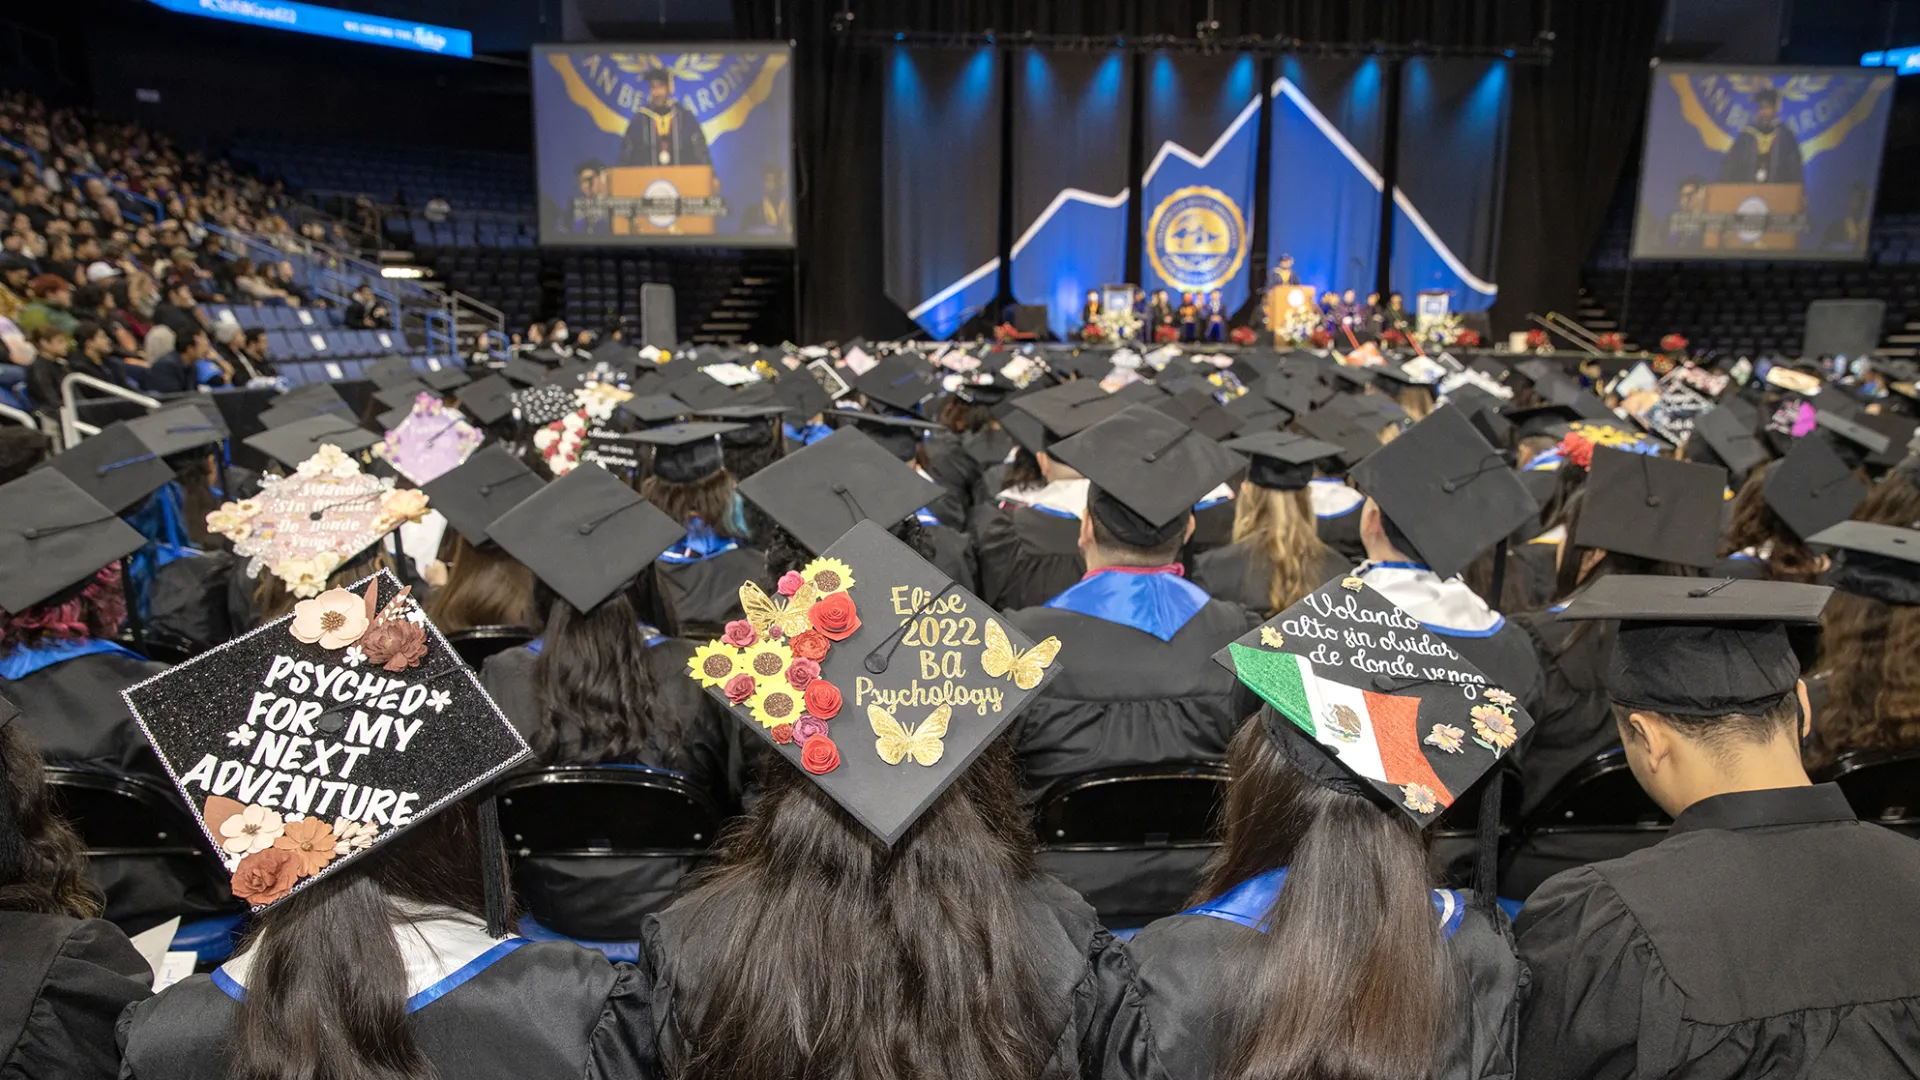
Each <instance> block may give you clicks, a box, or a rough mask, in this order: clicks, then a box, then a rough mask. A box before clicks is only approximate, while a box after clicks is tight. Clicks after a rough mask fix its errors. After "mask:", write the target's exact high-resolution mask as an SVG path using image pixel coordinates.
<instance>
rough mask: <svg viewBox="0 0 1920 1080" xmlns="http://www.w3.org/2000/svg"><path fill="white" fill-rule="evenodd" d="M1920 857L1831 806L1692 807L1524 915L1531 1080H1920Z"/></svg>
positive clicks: (1778, 797)
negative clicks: (1917, 904)
mask: <svg viewBox="0 0 1920 1080" xmlns="http://www.w3.org/2000/svg"><path fill="white" fill-rule="evenodd" d="M1915 896H1920V845H1917V844H1915V843H1914V842H1913V841H1912V840H1911V839H1909V838H1907V837H1903V836H1900V835H1898V834H1896V833H1893V832H1891V831H1888V830H1886V829H1883V828H1881V827H1880V826H1878V825H1873V824H1869V823H1866V822H1861V821H1858V820H1856V819H1855V817H1854V814H1853V811H1852V809H1851V808H1850V807H1849V806H1848V805H1847V800H1846V797H1845V796H1844V795H1842V794H1841V792H1840V790H1839V788H1837V787H1835V786H1834V785H1831V784H1821V785H1818V786H1815V787H1800V788H1776V789H1773V790H1770V791H1749V792H1737V793H1733V794H1727V795H1718V796H1714V797H1713V798H1709V799H1705V800H1702V801H1701V802H1699V803H1696V804H1695V805H1693V806H1692V807H1689V808H1688V809H1687V810H1686V811H1684V812H1683V813H1681V814H1680V816H1679V817H1678V818H1677V819H1675V821H1674V824H1673V829H1672V831H1671V832H1670V833H1669V834H1668V836H1667V838H1666V839H1665V840H1662V841H1661V842H1660V843H1659V844H1657V845H1655V846H1653V847H1651V848H1648V849H1647V850H1645V851H1639V852H1635V853H1634V854H1632V855H1628V856H1626V857H1625V858H1621V859H1614V860H1611V861H1608V862H1603V863H1597V864H1595V865H1592V866H1585V867H1581V868H1580V869H1578V870H1571V871H1568V872H1567V873H1564V874H1560V875H1558V876H1556V877H1554V878H1553V879H1552V880H1550V881H1548V882H1547V883H1546V884H1545V885H1542V886H1541V887H1540V890H1539V891H1538V892H1536V893H1534V895H1533V897H1532V899H1530V900H1529V901H1528V902H1527V906H1526V907H1525V908H1524V909H1523V910H1522V911H1521V913H1520V923H1519V933H1520V954H1521V957H1522V958H1523V959H1524V960H1525V961H1526V963H1527V965H1528V966H1529V967H1530V968H1531V969H1532V972H1533V990H1532V996H1531V998H1530V999H1529V1001H1528V1002H1527V1006H1526V1008H1525V1010H1524V1011H1523V1014H1522V1022H1521V1035H1520V1060H1522V1061H1524V1062H1526V1063H1527V1067H1526V1075H1527V1076H1528V1077H1530V1078H1534V1077H1537V1078H1539V1080H1559V1078H1561V1077H1580V1078H1583V1080H1585V1078H1593V1080H1611V1078H1616V1077H1618V1078H1625V1077H1654V1076H1659V1077H1674V1078H1678V1080H1716V1078H1720V1077H1727V1078H1733V1077H1757V1076H1769V1077H1804V1078H1810V1080H1814V1078H1818V1080H1824V1078H1829V1077H1831V1078H1835V1080H1838V1078H1842V1077H1869V1076H1872V1077H1883V1076H1884V1077H1892V1076H1915V1075H1920V919H1916V918H1915V917H1914V914H1913V905H1914V897H1915Z"/></svg>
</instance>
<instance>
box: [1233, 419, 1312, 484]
mask: <svg viewBox="0 0 1920 1080" xmlns="http://www.w3.org/2000/svg"><path fill="white" fill-rule="evenodd" d="M1222 445H1224V446H1225V447H1226V448H1227V449H1229V450H1237V451H1239V452H1240V453H1242V454H1245V455H1247V457H1248V458H1249V459H1250V464H1248V466H1247V483H1249V484H1252V485H1253V486H1255V487H1263V488H1270V489H1272V490H1274V491H1299V490H1300V489H1302V488H1304V487H1306V486H1307V485H1308V484H1309V483H1311V482H1312V481H1313V473H1314V466H1315V465H1316V464H1317V463H1318V462H1321V461H1324V460H1326V459H1327V458H1330V457H1337V456H1339V454H1340V448H1339V447H1338V446H1335V445H1334V444H1332V443H1330V442H1322V441H1320V440H1319V439H1310V438H1308V437H1307V436H1305V435H1295V434H1293V433H1292V432H1287V431H1262V432H1258V433H1256V434H1253V435H1242V436H1241V437H1239V438H1237V439H1230V440H1228V441H1227V442H1225V443H1223V444H1222Z"/></svg>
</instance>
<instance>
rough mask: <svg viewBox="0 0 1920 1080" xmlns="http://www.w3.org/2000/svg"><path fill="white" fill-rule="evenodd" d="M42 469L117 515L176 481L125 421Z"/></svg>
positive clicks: (85, 441)
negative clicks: (56, 473) (63, 477)
mask: <svg viewBox="0 0 1920 1080" xmlns="http://www.w3.org/2000/svg"><path fill="white" fill-rule="evenodd" d="M42 467H43V468H48V469H54V470H57V471H59V472H61V473H64V474H65V475H66V477H67V479H69V480H71V481H73V482H74V483H75V484H77V485H79V486H80V489H81V490H83V491H85V492H86V493H87V494H89V495H91V496H93V497H94V498H95V499H98V500H99V501H100V502H101V503H102V504H103V505H105V506H106V508H107V509H109V510H111V511H113V512H114V513H116V514H123V513H126V512H127V511H128V510H131V509H132V508H133V507H134V506H136V505H138V504H139V502H140V500H142V499H144V498H146V497H147V496H149V495H151V494H153V493H154V492H156V491H158V490H160V489H161V488H162V487H165V486H166V485H167V484H169V483H171V482H172V481H173V470H172V469H170V468H168V467H167V463H166V462H165V461H162V460H161V459H160V455H159V454H157V453H155V452H154V451H153V450H151V449H149V448H148V447H147V444H146V443H144V442H142V441H141V440H140V436H138V435H136V434H134V433H133V429H132V428H131V427H129V426H128V425H127V424H126V422H124V421H116V422H114V423H112V424H108V425H107V426H106V427H104V428H101V429H100V433H99V434H97V435H92V436H89V437H88V438H86V439H83V440H81V442H80V443H79V445H77V446H73V447H70V448H69V449H67V450H66V451H64V452H62V453H59V454H55V455H54V456H53V457H52V458H51V459H49V460H48V462H47V463H46V465H44V466H42Z"/></svg>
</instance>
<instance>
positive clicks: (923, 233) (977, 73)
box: [880, 45, 1001, 338]
mask: <svg viewBox="0 0 1920 1080" xmlns="http://www.w3.org/2000/svg"><path fill="white" fill-rule="evenodd" d="M885 63H886V91H885V92H886V99H885V101H886V104H885V116H884V120H883V122H882V129H883V136H884V138H883V148H882V151H881V170H880V171H881V176H882V181H881V182H882V185H883V186H884V188H885V197H884V203H885V205H884V207H883V209H882V213H881V223H882V228H883V230H884V236H885V243H886V252H887V260H886V262H887V265H886V280H887V295H888V296H889V297H891V298H892V300H893V302H894V303H896V304H899V305H900V307H901V308H902V309H903V310H905V311H906V313H907V315H908V316H909V317H911V318H912V319H913V321H915V322H917V323H919V324H920V326H921V327H922V328H923V329H925V330H926V331H927V333H929V334H931V335H933V336H934V337H936V338H945V337H949V336H951V335H952V334H953V332H954V331H956V330H958V329H959V328H960V325H961V324H962V323H964V322H966V321H967V320H968V319H970V318H972V317H973V315H974V314H976V313H977V312H979V311H980V310H981V309H983V308H984V307H986V305H988V304H989V303H991V302H992V301H993V297H994V294H995V292H997V291H998V288H999V271H1000V255H999V247H1000V244H999V234H1000V227H999V223H1000V135H1001V129H1000V100H1001V98H1000V62H999V54H998V53H997V52H996V51H995V50H994V49H993V48H991V47H988V48H979V49H946V48H924V49H923V48H909V47H907V46H903V45H896V46H892V47H891V48H889V49H888V55H887V57H886V61H885Z"/></svg>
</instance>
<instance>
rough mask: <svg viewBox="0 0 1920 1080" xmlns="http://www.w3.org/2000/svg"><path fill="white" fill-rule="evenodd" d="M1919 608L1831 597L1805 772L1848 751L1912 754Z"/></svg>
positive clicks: (1917, 724) (1919, 674) (1919, 681)
mask: <svg viewBox="0 0 1920 1080" xmlns="http://www.w3.org/2000/svg"><path fill="white" fill-rule="evenodd" d="M1915 657H1920V607H1916V606H1913V605H1910V604H1889V603H1887V602H1885V601H1883V600H1877V599H1874V598H1872V597H1868V596H1860V595H1857V594H1855V593H1850V592H1844V591H1840V590H1836V591H1835V592H1834V594H1833V597H1832V599H1830V600H1829V601H1828V602H1827V607H1826V610H1825V612H1823V613H1822V615H1821V631H1820V659H1819V662H1818V664H1817V667H1816V669H1815V670H1817V671H1818V672H1820V673H1821V674H1823V675H1825V676H1826V680H1827V696H1826V701H1825V702H1824V703H1823V704H1822V706H1821V707H1820V709H1819V710H1818V711H1817V712H1816V713H1815V715H1814V731H1813V744H1812V746H1811V747H1810V748H1809V751H1808V761H1809V764H1811V765H1815V766H1820V765H1827V764H1831V763H1832V761H1833V759H1834V758H1836V757H1838V756H1839V755H1841V754H1844V753H1846V752H1847V751H1849V750H1890V749H1895V748H1901V747H1913V746H1920V664H1916V663H1915V662H1914V660H1915Z"/></svg>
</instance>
